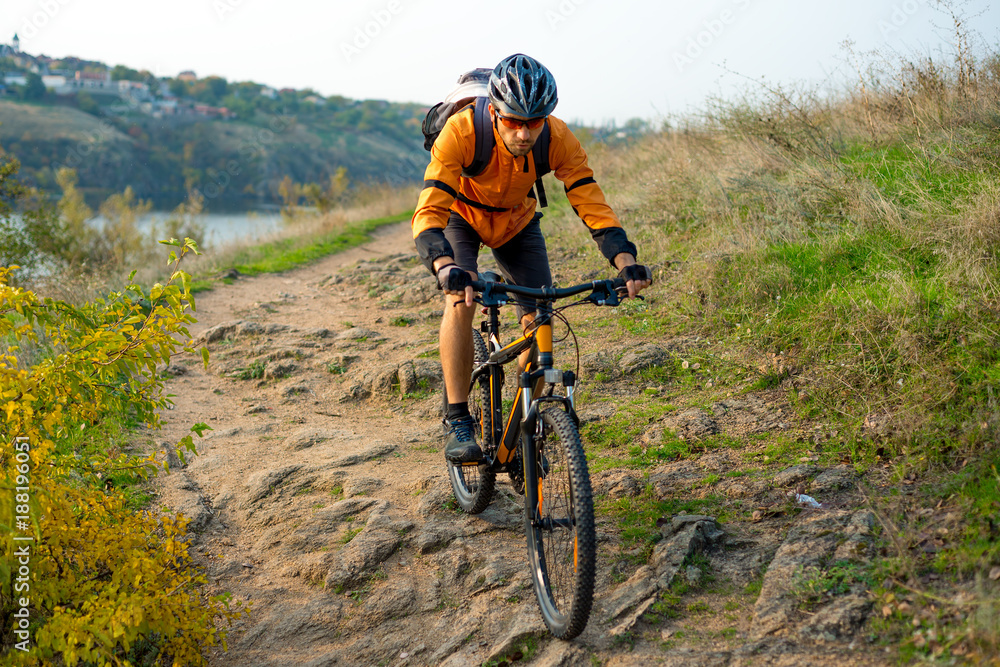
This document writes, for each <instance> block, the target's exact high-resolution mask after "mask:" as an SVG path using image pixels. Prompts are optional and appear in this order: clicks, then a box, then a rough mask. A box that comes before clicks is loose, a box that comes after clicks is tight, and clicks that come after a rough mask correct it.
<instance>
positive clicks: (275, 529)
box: [159, 223, 894, 667]
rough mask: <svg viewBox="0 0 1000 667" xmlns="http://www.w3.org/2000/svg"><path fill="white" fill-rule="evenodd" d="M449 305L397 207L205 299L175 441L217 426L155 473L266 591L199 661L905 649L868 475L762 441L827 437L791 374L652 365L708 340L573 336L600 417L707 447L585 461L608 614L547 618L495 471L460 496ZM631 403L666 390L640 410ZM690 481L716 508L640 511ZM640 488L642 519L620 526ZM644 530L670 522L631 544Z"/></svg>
mask: <svg viewBox="0 0 1000 667" xmlns="http://www.w3.org/2000/svg"><path fill="white" fill-rule="evenodd" d="M556 261H557V260H556ZM653 293H654V294H655V288H654V292H653ZM440 308H441V303H440V297H439V293H438V292H437V291H436V290H435V289H434V285H433V280H432V279H431V278H430V276H429V275H428V274H427V272H426V271H425V269H424V268H423V267H421V266H419V265H418V263H417V261H416V257H415V256H414V255H413V250H412V241H411V240H410V236H409V229H408V227H407V226H406V225H405V223H404V225H393V226H391V227H387V228H383V229H382V230H381V231H379V232H378V233H377V234H376V236H375V238H374V239H373V240H372V241H371V242H369V243H368V244H366V245H365V246H363V247H360V248H356V249H354V250H351V251H349V252H346V253H343V254H340V255H336V256H332V257H329V258H327V259H325V260H323V261H321V262H319V263H316V264H314V265H311V266H309V267H306V268H302V269H299V270H296V271H291V272H288V273H285V274H281V275H263V276H258V277H253V278H246V277H240V278H238V279H237V280H236V281H235V282H234V283H233V284H231V285H220V286H219V287H217V288H216V289H215V290H213V291H212V292H209V293H206V294H203V295H200V298H199V299H198V313H197V316H198V318H199V323H198V324H197V325H196V326H195V327H193V333H194V334H195V335H197V336H199V337H200V339H201V340H202V341H203V343H204V345H206V346H208V348H209V350H210V352H211V363H210V366H209V368H208V369H205V368H204V366H203V365H202V363H201V361H200V358H198V359H195V358H194V357H192V358H182V359H176V360H175V361H174V362H173V363H172V364H171V365H170V367H169V368H168V371H169V373H170V374H171V375H172V378H171V379H170V380H169V381H168V386H167V389H168V393H171V394H175V395H176V397H175V398H174V401H175V408H174V409H173V410H172V411H170V412H168V413H167V414H166V416H165V417H166V421H167V427H166V429H165V431H164V432H163V433H162V436H163V441H164V442H165V443H166V442H176V441H177V440H178V439H179V438H180V437H182V436H183V435H185V434H186V433H187V432H188V429H189V428H190V426H191V425H192V424H194V423H196V422H206V423H208V424H209V425H210V426H211V427H212V429H213V430H212V431H211V432H209V433H207V435H206V437H205V439H204V440H201V441H199V442H198V449H199V455H198V456H197V457H194V458H192V459H189V461H188V465H187V466H186V467H184V468H183V469H177V470H175V471H174V472H172V473H171V474H170V475H168V476H163V477H161V479H160V481H159V484H160V488H159V492H160V503H161V504H162V505H163V506H165V507H168V508H170V509H171V510H172V511H178V512H181V513H183V514H185V515H186V516H188V517H190V518H191V519H192V523H191V526H190V529H191V534H192V540H193V544H194V547H193V553H194V554H195V556H196V560H197V561H198V562H199V564H200V565H201V566H203V567H204V568H205V570H206V571H207V573H208V576H209V579H210V582H211V583H210V588H211V592H213V593H218V592H223V591H229V592H231V593H232V595H233V597H234V598H235V599H237V600H241V601H244V602H246V603H249V604H250V605H251V614H250V616H249V617H248V618H247V619H246V620H244V621H242V622H241V623H240V624H239V625H237V626H235V627H233V628H232V629H231V634H230V636H229V650H228V651H227V652H221V651H219V652H216V653H213V654H212V655H211V656H210V664H214V665H219V666H220V667H221V666H227V665H293V664H295V665H315V666H320V665H439V664H440V665H478V664H483V663H491V664H509V663H515V662H517V663H520V664H531V665H578V664H593V665H645V664H665V665H730V666H737V665H883V664H889V663H890V661H891V660H892V658H893V657H894V656H893V655H892V654H890V649H887V648H885V647H883V646H880V645H878V644H875V643H872V641H871V640H872V630H871V628H870V624H868V621H869V617H870V615H871V614H872V613H873V600H872V599H871V596H870V595H869V594H868V592H867V586H866V585H865V583H864V577H862V576H855V575H856V574H857V573H858V572H860V571H862V569H863V568H862V566H863V565H864V564H865V563H867V562H868V561H869V559H870V558H871V556H872V555H873V553H874V550H876V549H878V543H877V539H876V534H877V532H878V530H877V528H876V521H875V517H874V515H873V514H872V513H871V512H870V511H868V510H867V509H866V507H865V503H864V498H863V495H862V493H861V491H860V488H859V487H858V486H857V480H856V478H855V472H854V469H853V468H852V467H850V466H847V465H842V466H834V467H830V468H826V469H821V468H820V467H818V466H817V465H816V461H815V457H810V456H803V457H798V458H796V459H795V460H785V459H782V458H781V457H779V456H771V455H765V454H764V453H765V452H772V453H773V452H775V451H777V450H780V445H781V443H785V442H789V441H798V442H802V441H809V440H815V441H817V442H818V441H821V440H823V439H824V438H829V437H831V434H830V433H827V432H826V431H825V430H824V427H823V425H822V424H819V423H803V422H802V421H801V420H800V419H799V417H797V416H796V413H795V411H794V410H792V409H791V406H789V405H788V403H787V399H786V398H785V397H786V395H787V392H785V391H784V390H782V389H781V388H771V389H762V390H759V391H752V390H748V389H747V386H748V385H747V383H744V384H743V385H730V386H727V387H725V389H722V390H720V388H719V387H713V382H712V381H711V380H708V381H699V382H697V383H693V384H692V383H690V382H689V383H688V384H686V385H681V384H680V383H671V382H670V381H666V382H664V381H659V382H653V383H651V382H650V381H649V380H648V377H650V376H649V374H648V371H649V369H654V370H655V369H656V368H658V367H665V366H667V365H674V366H676V365H677V363H679V362H678V360H679V359H680V358H682V357H683V358H685V359H687V358H691V357H695V356H697V354H701V353H707V352H706V351H710V349H711V348H710V344H709V343H708V341H700V340H698V339H696V338H693V339H678V340H657V339H656V338H655V337H643V336H641V335H639V336H636V337H633V338H628V339H624V340H622V341H617V342H615V343H614V345H611V346H609V345H608V344H607V341H606V340H604V339H603V337H602V336H591V337H588V336H586V335H585V334H584V335H582V336H581V347H582V352H583V362H584V363H583V372H582V381H581V382H582V387H583V388H585V389H587V391H586V392H585V391H583V390H581V397H583V398H582V400H581V405H580V408H581V413H582V417H583V419H584V421H585V422H586V424H587V425H588V426H589V427H590V428H593V427H594V426H600V425H601V424H612V423H618V424H624V425H626V426H635V427H636V429H637V432H639V433H640V435H638V436H637V437H636V443H637V444H639V445H642V447H646V446H647V445H648V446H649V447H654V446H656V444H657V443H658V442H662V441H663V438H664V437H665V434H666V435H667V436H670V437H672V438H674V439H675V440H680V441H682V442H687V443H698V442H712V443H714V445H713V446H712V447H704V448H700V449H699V448H698V447H693V448H692V450H691V453H690V454H689V455H686V456H683V457H674V459H673V460H671V459H670V458H669V457H667V458H664V459H663V460H657V461H656V464H655V465H642V466H631V467H615V466H607V465H594V469H595V473H594V474H593V484H594V488H595V496H596V497H597V499H598V505H597V508H598V538H599V561H598V583H597V590H596V598H595V606H594V611H593V614H592V616H591V620H590V623H589V625H588V627H587V629H586V631H585V632H584V633H583V634H582V635H581V636H580V637H579V638H577V639H576V640H574V641H572V642H563V641H559V640H555V639H553V638H551V637H550V636H549V635H547V633H546V631H545V628H544V625H543V623H542V621H541V618H540V615H539V613H538V609H537V605H536V602H535V599H534V593H533V590H532V588H531V583H530V579H529V577H528V572H527V567H526V561H527V558H526V548H525V538H524V534H523V531H522V519H521V516H522V508H521V503H520V499H519V498H518V497H517V496H516V495H515V494H514V493H513V491H512V490H511V488H510V486H509V484H508V483H507V481H506V478H505V477H503V476H501V482H500V483H498V491H497V494H496V497H495V500H494V501H493V504H492V506H491V507H490V508H489V509H488V510H487V511H486V512H484V513H483V514H481V515H478V516H465V515H463V514H462V513H461V512H460V511H457V510H456V506H455V504H454V501H453V499H452V497H451V490H450V486H449V483H448V479H447V474H446V470H445V466H444V460H443V456H442V453H441V451H440V443H441V440H442V427H441V423H440V417H439V415H438V408H439V405H440V395H439V391H438V390H439V387H440V383H441V375H440V364H439V363H438V361H437V354H436V348H437V342H436V341H437V324H438V321H439V318H440ZM583 311H584V309H579V310H578V311H576V312H577V313H578V314H579V316H580V318H581V321H583V320H585V318H586V317H588V316H590V314H588V313H584V312H583ZM626 316H628V315H627V314H622V317H626ZM574 317H576V315H574ZM574 321H575V320H574ZM585 328H586V327H584V330H585ZM602 347H603V348H604V349H603V351H601V348H602ZM692 351H694V352H692ZM699 351H700V352H699ZM570 356H571V355H570ZM567 358H568V357H567ZM684 363H685V364H687V362H686V361H685V362H684ZM764 363H765V364H766V363H774V364H775V365H777V364H779V363H780V361H779V360H771V361H770V362H769V361H768V360H764ZM683 368H685V370H688V371H691V372H696V371H697V370H698V369H697V368H693V369H692V368H690V367H689V366H687V365H684V366H683ZM644 372H646V375H643V373H644ZM661 377H662V376H661ZM644 378H646V379H644ZM706 385H707V386H706ZM623 397H628V398H629V399H632V400H631V401H626V400H624V398H623ZM634 399H642V400H643V401H644V404H643V405H646V404H648V405H651V406H656V405H663V406H666V404H667V403H668V402H669V403H670V404H671V405H670V406H669V407H664V409H663V410H662V415H661V416H658V417H655V418H653V417H649V416H648V415H647V414H646V413H642V414H643V415H645V416H643V417H641V418H639V417H636V420H635V423H634V424H632V423H631V421H630V420H631V419H632V417H631V415H632V412H631V408H630V406H632V405H636V403H635V401H634ZM616 420H617V421H616ZM587 447H588V450H590V445H589V444H588V445H587ZM594 451H595V452H599V448H594ZM643 451H645V449H644V450H643ZM604 454H608V455H609V456H610V455H613V454H614V452H613V451H611V452H604ZM800 458H801V459H805V460H799V459H800ZM604 460H608V459H604ZM797 493H799V494H808V496H809V498H802V497H801V496H796V494H797ZM810 498H814V499H816V500H817V501H819V502H820V503H821V504H822V506H821V507H818V508H817V507H810V505H811V503H810V502H809V500H810ZM685 499H695V500H699V502H701V504H700V505H699V507H700V508H701V512H702V514H694V513H689V512H688V511H677V512H672V513H669V514H667V513H664V514H663V515H662V516H654V517H649V516H645V518H643V516H644V515H642V512H641V510H642V509H643V508H646V509H647V510H649V509H650V508H653V509H655V508H664V507H670V506H672V505H670V504H669V503H674V502H676V503H679V504H678V505H676V506H678V507H680V506H682V505H683V501H684V500H685ZM623 508H625V509H624V510H623ZM628 508H634V509H635V510H636V512H638V513H639V514H638V516H639V517H640V518H639V519H637V520H635V521H633V522H632V523H629V521H630V520H629V517H630V516H631V515H630V514H629V512H628ZM638 524H642V525H638ZM637 525H638V529H639V530H645V531H646V532H647V533H654V534H655V531H657V530H659V533H660V539H659V540H658V541H655V543H654V541H653V540H649V539H643V540H639V541H636V540H635V539H632V537H631V534H630V533H629V531H630V530H632V529H633V528H635V526H637Z"/></svg>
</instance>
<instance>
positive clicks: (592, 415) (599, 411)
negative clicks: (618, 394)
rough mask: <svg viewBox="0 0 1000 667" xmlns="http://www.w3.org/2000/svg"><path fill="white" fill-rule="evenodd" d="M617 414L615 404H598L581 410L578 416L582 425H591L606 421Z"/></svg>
mask: <svg viewBox="0 0 1000 667" xmlns="http://www.w3.org/2000/svg"><path fill="white" fill-rule="evenodd" d="M614 414H615V406H614V404H613V403H597V404H594V405H588V406H587V407H586V408H583V409H581V410H580V412H578V413H577V416H578V417H579V418H580V423H581V424H589V423H591V422H600V421H604V420H605V419H610V418H611V417H613V416H614Z"/></svg>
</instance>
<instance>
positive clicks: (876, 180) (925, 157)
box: [840, 141, 1000, 213]
mask: <svg viewBox="0 0 1000 667" xmlns="http://www.w3.org/2000/svg"><path fill="white" fill-rule="evenodd" d="M953 152H954V149H953V147H950V146H947V145H931V146H925V147H923V150H914V147H913V145H912V144H910V143H908V142H893V143H891V144H889V145H886V146H872V145H871V144H870V142H867V141H865V142H857V143H855V144H854V145H853V146H851V147H850V148H849V149H848V150H847V151H846V152H845V153H844V154H843V155H842V156H841V158H840V159H841V162H842V163H843V164H845V165H847V166H848V167H849V168H850V169H851V171H852V172H854V173H855V174H856V175H857V176H859V177H861V178H863V179H865V180H866V181H868V182H869V183H871V184H872V185H874V186H875V187H876V188H878V190H879V191H880V192H881V193H882V195H883V196H885V197H886V198H888V199H890V200H892V201H894V202H898V203H899V204H901V205H902V206H905V207H906V208H910V209H918V210H919V209H923V208H925V206H926V205H927V203H928V202H933V203H934V204H937V205H939V206H943V207H944V208H945V209H946V210H948V212H950V213H957V212H958V210H959V209H958V208H957V206H956V204H957V203H959V202H962V201H964V200H967V199H968V198H969V197H970V196H971V195H973V194H974V193H975V192H977V191H978V190H980V189H981V188H982V187H983V185H984V183H985V182H986V181H987V179H992V180H994V181H995V180H996V179H997V177H998V176H1000V172H998V171H997V170H982V171H975V170H970V169H968V168H963V166H962V165H960V164H956V163H955V162H954V161H953V160H950V159H948V158H949V157H951V156H950V155H949V153H953ZM942 158H944V159H942Z"/></svg>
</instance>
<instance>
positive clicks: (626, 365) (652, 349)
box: [618, 343, 670, 375]
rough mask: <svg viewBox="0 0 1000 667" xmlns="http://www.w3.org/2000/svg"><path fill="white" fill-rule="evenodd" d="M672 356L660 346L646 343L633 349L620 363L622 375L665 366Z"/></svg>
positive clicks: (623, 356)
mask: <svg viewBox="0 0 1000 667" xmlns="http://www.w3.org/2000/svg"><path fill="white" fill-rule="evenodd" d="M669 359H670V355H669V353H667V351H666V350H664V349H663V348H662V347H660V346H659V345H655V344H653V343H646V344H645V345H639V346H638V347H635V348H632V349H631V350H629V351H628V352H626V353H625V354H624V355H622V358H621V359H620V360H619V361H618V367H619V368H620V369H621V371H622V373H625V374H626V375H629V374H631V373H638V372H639V371H642V370H645V369H647V368H653V367H654V366H663V365H664V364H666V363H667V361H669Z"/></svg>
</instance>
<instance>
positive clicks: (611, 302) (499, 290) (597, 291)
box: [472, 278, 625, 306]
mask: <svg viewBox="0 0 1000 667" xmlns="http://www.w3.org/2000/svg"><path fill="white" fill-rule="evenodd" d="M624 288H625V281H624V280H623V279H621V278H613V279H609V280H593V281H591V282H589V283H581V284H579V285H573V286H572V287H521V286H520V285H511V284H509V283H498V282H491V281H486V280H473V281H472V289H474V290H476V291H477V292H479V293H480V294H481V296H480V298H479V299H477V301H480V302H481V303H482V304H483V305H484V306H492V305H498V306H500V305H503V304H505V303H506V302H507V299H506V298H505V297H506V296H507V295H509V294H516V295H518V296H525V297H529V298H534V299H539V300H543V301H555V300H556V299H564V298H566V297H568V296H575V295H577V294H583V293H584V292H587V291H589V292H590V295H589V296H588V297H587V298H586V299H585V300H586V301H591V302H593V303H595V304H596V305H598V306H617V305H618V303H619V297H618V290H619V289H624Z"/></svg>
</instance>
